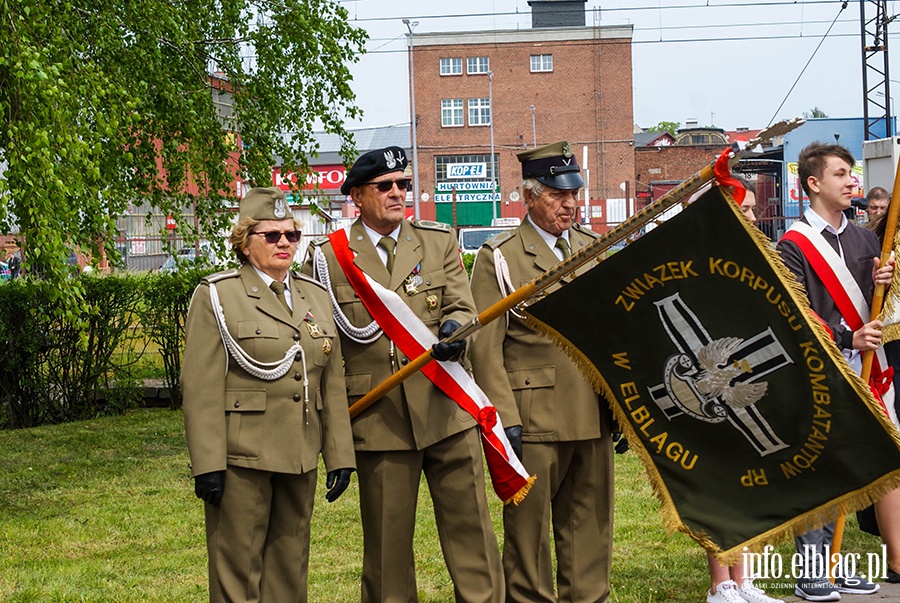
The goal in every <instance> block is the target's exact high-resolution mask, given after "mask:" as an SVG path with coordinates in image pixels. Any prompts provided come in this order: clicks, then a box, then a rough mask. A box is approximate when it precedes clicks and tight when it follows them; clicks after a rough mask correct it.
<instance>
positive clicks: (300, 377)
mask: <svg viewBox="0 0 900 603" xmlns="http://www.w3.org/2000/svg"><path fill="white" fill-rule="evenodd" d="M301 379H303V375H301V374H300V373H294V381H300V380H301Z"/></svg>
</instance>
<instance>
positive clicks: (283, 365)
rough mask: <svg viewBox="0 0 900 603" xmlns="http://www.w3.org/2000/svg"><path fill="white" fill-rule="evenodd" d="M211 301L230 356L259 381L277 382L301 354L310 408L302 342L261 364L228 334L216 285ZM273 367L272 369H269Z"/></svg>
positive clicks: (210, 285)
mask: <svg viewBox="0 0 900 603" xmlns="http://www.w3.org/2000/svg"><path fill="white" fill-rule="evenodd" d="M209 301H210V302H211V303H212V308H213V314H215V316H216V324H217V325H218V327H219V336H220V337H221V338H222V345H224V346H225V349H226V350H227V351H228V353H229V355H231V356H232V357H234V359H235V360H236V361H237V363H238V365H239V366H240V367H241V368H242V369H244V370H245V371H247V372H248V373H249V374H251V375H253V376H254V377H256V378H257V379H262V380H264V381H275V380H276V379H279V378H281V377H283V376H284V375H285V374H287V372H288V371H289V370H290V368H291V365H293V364H294V357H295V356H296V355H297V352H300V362H301V364H302V365H303V400H304V404H305V408H307V409H308V408H309V379H308V378H307V376H306V354H304V352H303V348H302V347H301V346H300V342H294V345H292V346H291V347H290V348H288V351H287V352H285V354H284V358H282V359H281V360H278V361H275V362H261V361H259V360H257V359H256V358H253V357H252V356H251V355H250V354H248V353H247V352H245V351H244V349H243V348H242V347H241V346H240V345H239V344H238V342H237V341H235V340H234V338H233V337H232V336H231V333H229V332H228V328H227V327H226V326H225V312H224V310H223V309H222V304H220V303H219V292H218V291H217V290H216V284H215V283H210V284H209ZM225 362H226V365H225V372H226V374H227V373H228V364H227V362H228V360H227V357H226V360H225ZM269 367H271V368H269Z"/></svg>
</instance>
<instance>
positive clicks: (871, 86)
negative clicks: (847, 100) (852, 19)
mask: <svg viewBox="0 0 900 603" xmlns="http://www.w3.org/2000/svg"><path fill="white" fill-rule="evenodd" d="M867 8H868V13H869V15H871V17H870V18H867V17H866V12H867V10H866V9H867ZM859 20H860V27H861V30H862V63H863V65H862V77H863V81H862V84H863V118H864V119H865V140H877V139H879V138H889V137H891V136H893V135H894V128H893V123H892V120H891V78H890V73H889V68H888V66H889V61H888V58H889V57H888V23H889V22H890V21H891V18H890V17H888V13H887V0H859Z"/></svg>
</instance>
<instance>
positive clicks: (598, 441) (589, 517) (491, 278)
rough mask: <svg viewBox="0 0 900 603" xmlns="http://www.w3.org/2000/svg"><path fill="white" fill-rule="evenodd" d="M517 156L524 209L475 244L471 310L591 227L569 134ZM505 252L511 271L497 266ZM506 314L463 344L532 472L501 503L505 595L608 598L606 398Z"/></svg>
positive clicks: (523, 279)
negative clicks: (527, 482) (580, 215)
mask: <svg viewBox="0 0 900 603" xmlns="http://www.w3.org/2000/svg"><path fill="white" fill-rule="evenodd" d="M518 158H519V161H521V162H522V178H523V179H524V182H523V183H522V190H523V197H524V201H525V205H526V207H527V208H528V216H527V217H526V219H525V220H523V221H522V224H521V225H520V226H519V227H518V228H516V229H515V230H512V231H509V233H502V234H501V235H497V236H495V237H493V238H491V239H488V241H487V242H486V243H485V244H484V246H482V248H481V249H480V250H479V252H478V257H477V260H476V261H475V267H474V269H473V272H472V294H473V296H474V298H475V305H476V306H477V308H478V310H479V311H483V310H485V309H486V308H489V307H490V306H492V305H493V304H494V303H495V302H497V301H499V300H500V299H502V298H504V297H506V296H507V295H509V294H510V293H511V292H512V291H514V290H515V289H516V288H518V287H519V286H520V285H521V284H522V283H527V282H529V281H531V280H533V279H534V278H535V277H537V276H539V275H541V274H543V273H544V272H546V271H547V270H549V269H551V268H553V267H554V266H555V265H556V264H558V263H559V262H560V260H563V259H564V258H566V257H568V256H569V255H570V254H571V253H575V252H577V251H579V250H580V249H582V248H583V247H585V246H586V245H588V244H589V243H591V241H593V240H594V239H595V238H597V235H596V234H594V233H593V232H592V231H591V230H590V229H588V228H585V227H582V226H581V225H580V224H578V223H577V222H576V221H575V218H576V211H577V201H578V193H579V191H580V189H581V187H582V186H584V181H583V180H582V178H581V174H580V173H579V172H580V169H579V167H578V163H577V162H576V161H575V157H574V156H573V154H572V150H571V148H570V147H569V144H568V143H566V142H564V141H563V142H557V143H555V144H551V145H547V146H544V147H540V148H536V149H530V150H528V151H525V152H523V153H519V155H518ZM504 260H505V263H506V265H507V268H508V270H505V271H502V270H496V269H495V266H497V265H501V264H502V263H504ZM582 271H583V270H582ZM498 273H499V278H498ZM566 280H568V279H564V282H565V281H566ZM501 283H502V285H501ZM551 290H552V289H551ZM506 318H507V320H502V319H501V320H494V321H492V322H490V323H488V324H487V325H485V326H484V328H482V329H481V331H480V332H479V334H478V338H477V339H476V340H475V342H474V343H473V344H472V366H473V370H474V373H475V380H476V381H477V382H478V385H480V386H481V388H482V389H483V390H484V392H485V393H486V394H487V396H488V398H489V399H490V400H491V401H492V402H493V403H494V405H495V406H496V407H497V411H498V412H499V413H500V419H501V421H502V423H503V425H504V427H505V429H506V432H507V436H508V437H509V440H510V442H512V443H513V445H514V448H516V449H517V450H516V452H517V453H518V454H519V457H520V458H521V459H522V463H523V464H524V465H525V468H526V469H527V470H528V471H529V472H530V473H534V474H536V475H537V480H536V481H535V483H534V485H533V486H532V488H531V491H530V492H529V493H528V496H526V497H525V500H523V501H522V502H521V503H520V504H519V505H518V506H515V505H507V506H506V507H504V508H503V528H504V546H503V568H504V572H505V576H506V593H507V599H506V600H507V601H516V602H522V603H524V602H528V603H532V602H535V601H547V602H549V601H557V600H559V601H598V602H601V603H602V602H605V601H607V599H608V596H609V571H610V559H611V553H612V509H613V507H612V486H613V464H612V445H611V444H612V437H611V436H612V434H611V429H610V425H611V420H610V416H609V411H608V407H607V404H606V402H605V401H603V400H600V399H598V396H597V394H596V393H595V392H594V390H593V388H592V387H591V384H590V383H589V382H588V381H587V380H586V379H585V377H584V376H583V375H582V374H581V372H580V371H579V369H578V367H577V366H576V365H575V363H574V362H573V361H572V360H571V359H570V358H569V357H568V356H566V354H565V353H564V352H562V351H561V350H560V349H558V348H557V347H556V346H555V345H554V344H553V343H552V342H551V341H550V340H549V339H545V338H543V337H540V336H539V335H537V334H536V333H535V332H534V331H532V330H531V329H530V328H529V327H528V326H526V324H525V323H524V322H523V321H522V319H521V318H520V315H519V314H517V313H514V312H510V313H509V314H508V315H507V317H506ZM498 350H502V351H503V352H502V353H498ZM551 521H552V524H553V531H554V532H555V533H556V534H557V538H556V557H557V567H558V569H557V572H556V578H557V584H556V588H557V589H558V593H557V594H556V595H555V594H554V572H553V567H552V562H551V557H550V546H551V544H550V523H551ZM557 596H558V597H559V598H558V599H557Z"/></svg>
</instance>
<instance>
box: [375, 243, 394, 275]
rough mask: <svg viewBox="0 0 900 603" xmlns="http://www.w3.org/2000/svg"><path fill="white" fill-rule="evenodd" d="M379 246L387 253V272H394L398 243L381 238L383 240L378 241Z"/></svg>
mask: <svg viewBox="0 0 900 603" xmlns="http://www.w3.org/2000/svg"><path fill="white" fill-rule="evenodd" d="M378 246H379V247H381V248H382V249H384V250H385V251H387V264H386V266H387V271H388V272H393V271H394V247H396V246H397V241H395V240H394V239H392V238H391V237H381V240H380V241H378Z"/></svg>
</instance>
